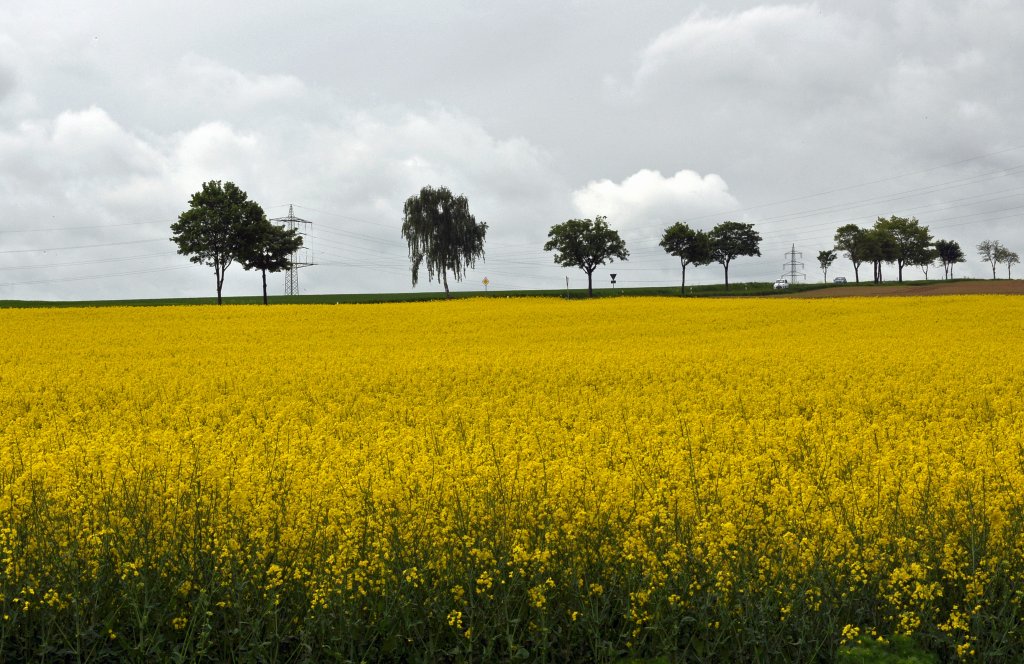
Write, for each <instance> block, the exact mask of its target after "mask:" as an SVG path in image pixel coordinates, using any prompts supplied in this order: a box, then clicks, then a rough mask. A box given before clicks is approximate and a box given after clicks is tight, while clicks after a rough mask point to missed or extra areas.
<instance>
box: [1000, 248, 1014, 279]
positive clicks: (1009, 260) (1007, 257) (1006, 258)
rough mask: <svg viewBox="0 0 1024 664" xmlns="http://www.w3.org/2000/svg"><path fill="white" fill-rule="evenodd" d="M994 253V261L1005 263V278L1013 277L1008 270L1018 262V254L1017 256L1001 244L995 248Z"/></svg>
mask: <svg viewBox="0 0 1024 664" xmlns="http://www.w3.org/2000/svg"><path fill="white" fill-rule="evenodd" d="M995 254H996V262H999V263H1006V278H1007V279H1012V278H1013V277H1011V276H1010V270H1011V269H1012V268H1013V266H1014V265H1016V264H1017V263H1019V262H1020V256H1018V255H1017V253H1016V252H1014V251H1010V250H1009V249H1007V248H1006V247H1003V246H1000V247H999V248H998V249H996V251H995Z"/></svg>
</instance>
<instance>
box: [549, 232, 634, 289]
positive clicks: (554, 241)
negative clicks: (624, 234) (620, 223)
mask: <svg viewBox="0 0 1024 664" xmlns="http://www.w3.org/2000/svg"><path fill="white" fill-rule="evenodd" d="M544 251H553V252H555V262H556V263H558V264H559V265H562V266H563V267H578V268H580V269H581V270H583V271H584V272H586V273H587V293H588V294H589V295H591V296H593V295H594V270H596V269H597V266H599V265H604V264H605V263H613V262H615V259H616V258H618V259H619V260H623V261H624V260H626V259H627V258H628V257H629V252H628V251H626V243H625V242H623V241H622V238H620V237H619V232H618V231H616V230H613V229H612V228H609V227H608V222H607V221H606V218H605V217H602V216H598V217H596V218H594V219H569V220H568V221H565V222H562V223H560V224H555V225H554V226H552V227H551V230H549V231H548V241H547V242H545V243H544Z"/></svg>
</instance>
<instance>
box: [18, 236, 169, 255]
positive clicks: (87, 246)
mask: <svg viewBox="0 0 1024 664" xmlns="http://www.w3.org/2000/svg"><path fill="white" fill-rule="evenodd" d="M147 242H167V239H166V238H154V239H152V240H125V241H124V242H105V243H103V244H80V245H78V246H75V247H43V248H37V249H5V250H3V251H0V254H28V253H32V252H38V251H43V252H46V251H70V250H72V249H96V248H98V247H120V246H124V245H128V244H145V243H147Z"/></svg>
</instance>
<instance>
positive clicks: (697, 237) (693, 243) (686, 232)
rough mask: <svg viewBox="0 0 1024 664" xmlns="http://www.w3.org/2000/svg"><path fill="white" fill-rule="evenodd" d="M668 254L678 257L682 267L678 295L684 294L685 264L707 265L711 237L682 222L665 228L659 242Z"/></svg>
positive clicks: (709, 256)
mask: <svg viewBox="0 0 1024 664" xmlns="http://www.w3.org/2000/svg"><path fill="white" fill-rule="evenodd" d="M659 244H660V245H661V247H662V249H664V250H665V251H666V252H667V253H668V254H670V255H672V256H677V257H679V263H680V265H682V267H683V279H682V283H681V284H680V286H679V293H680V295H685V294H686V266H687V265H707V264H708V263H710V262H711V238H710V237H708V234H707V233H705V232H704V231H700V230H694V229H692V228H690V227H689V226H687V225H686V224H684V223H682V222H678V223H675V224H672V225H671V226H669V227H668V228H666V229H665V234H664V235H662V236H661V242H660V243H659Z"/></svg>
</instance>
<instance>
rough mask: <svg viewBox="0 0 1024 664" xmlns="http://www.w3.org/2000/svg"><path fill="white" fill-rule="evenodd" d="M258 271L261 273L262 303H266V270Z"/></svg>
mask: <svg viewBox="0 0 1024 664" xmlns="http://www.w3.org/2000/svg"><path fill="white" fill-rule="evenodd" d="M260 271H261V272H262V273H263V304H267V271H266V270H260Z"/></svg>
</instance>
